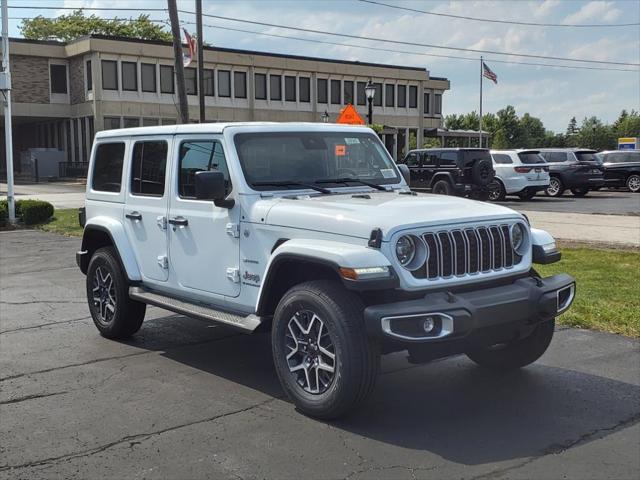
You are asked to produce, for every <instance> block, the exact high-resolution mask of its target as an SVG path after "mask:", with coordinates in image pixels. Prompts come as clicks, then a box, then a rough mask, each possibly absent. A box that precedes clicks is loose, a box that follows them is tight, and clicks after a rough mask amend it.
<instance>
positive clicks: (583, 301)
mask: <svg viewBox="0 0 640 480" xmlns="http://www.w3.org/2000/svg"><path fill="white" fill-rule="evenodd" d="M37 228H39V229H41V230H45V231H47V232H53V233H59V234H62V235H69V236H81V235H82V228H81V227H80V225H79V224H78V210H77V209H75V208H69V209H61V210H56V211H55V213H54V217H53V218H52V219H51V220H50V221H49V222H48V223H45V224H42V225H38V227H37ZM535 268H536V270H538V272H540V274H541V275H542V276H549V275H553V274H555V273H560V272H567V273H568V274H570V275H573V276H574V277H575V278H576V280H577V283H578V287H577V292H576V299H575V301H574V303H573V306H572V307H571V308H570V309H569V310H568V311H567V312H566V313H564V314H563V315H561V316H560V317H559V322H560V323H562V324H564V325H571V326H573V327H581V328H590V329H594V330H604V331H606V332H612V333H620V334H623V335H628V336H632V337H640V252H638V251H637V250H634V251H630V250H607V249H601V248H592V247H573V246H571V247H563V248H562V260H561V261H560V262H558V263H554V264H551V265H536V266H535Z"/></svg>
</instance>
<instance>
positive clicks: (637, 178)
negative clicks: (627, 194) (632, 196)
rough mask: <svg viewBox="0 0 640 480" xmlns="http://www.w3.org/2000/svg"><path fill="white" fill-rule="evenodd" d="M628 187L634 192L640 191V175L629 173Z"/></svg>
mask: <svg viewBox="0 0 640 480" xmlns="http://www.w3.org/2000/svg"><path fill="white" fill-rule="evenodd" d="M627 188H628V189H629V191H631V192H633V193H638V192H640V175H637V174H633V175H629V178H627Z"/></svg>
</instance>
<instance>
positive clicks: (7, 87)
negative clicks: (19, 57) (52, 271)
mask: <svg viewBox="0 0 640 480" xmlns="http://www.w3.org/2000/svg"><path fill="white" fill-rule="evenodd" d="M0 89H1V90H2V94H3V95H4V141H5V146H6V156H7V207H8V209H9V212H8V213H9V223H16V204H15V198H14V194H13V135H12V129H11V69H10V65H9V9H8V7H7V0H2V72H0Z"/></svg>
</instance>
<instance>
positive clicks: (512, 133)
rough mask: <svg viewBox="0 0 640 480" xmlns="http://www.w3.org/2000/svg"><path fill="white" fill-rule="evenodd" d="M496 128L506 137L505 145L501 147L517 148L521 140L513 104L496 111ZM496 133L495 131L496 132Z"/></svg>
mask: <svg viewBox="0 0 640 480" xmlns="http://www.w3.org/2000/svg"><path fill="white" fill-rule="evenodd" d="M496 117H497V122H498V128H499V130H498V131H500V130H502V135H504V138H505V139H506V142H507V146H506V147H503V148H517V147H519V143H520V140H521V138H520V137H521V129H520V120H519V119H518V115H517V114H516V109H515V108H514V107H513V105H507V106H506V107H505V108H503V109H502V110H498V112H497V113H496ZM496 134H497V132H496Z"/></svg>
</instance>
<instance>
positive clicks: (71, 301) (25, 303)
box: [0, 300, 87, 305]
mask: <svg viewBox="0 0 640 480" xmlns="http://www.w3.org/2000/svg"><path fill="white" fill-rule="evenodd" d="M40 303H44V304H45V305H48V304H52V303H56V304H68V303H75V304H78V305H81V304H85V303H87V302H86V300H85V301H78V300H24V301H19V302H11V301H6V300H0V305H37V304H40Z"/></svg>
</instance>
